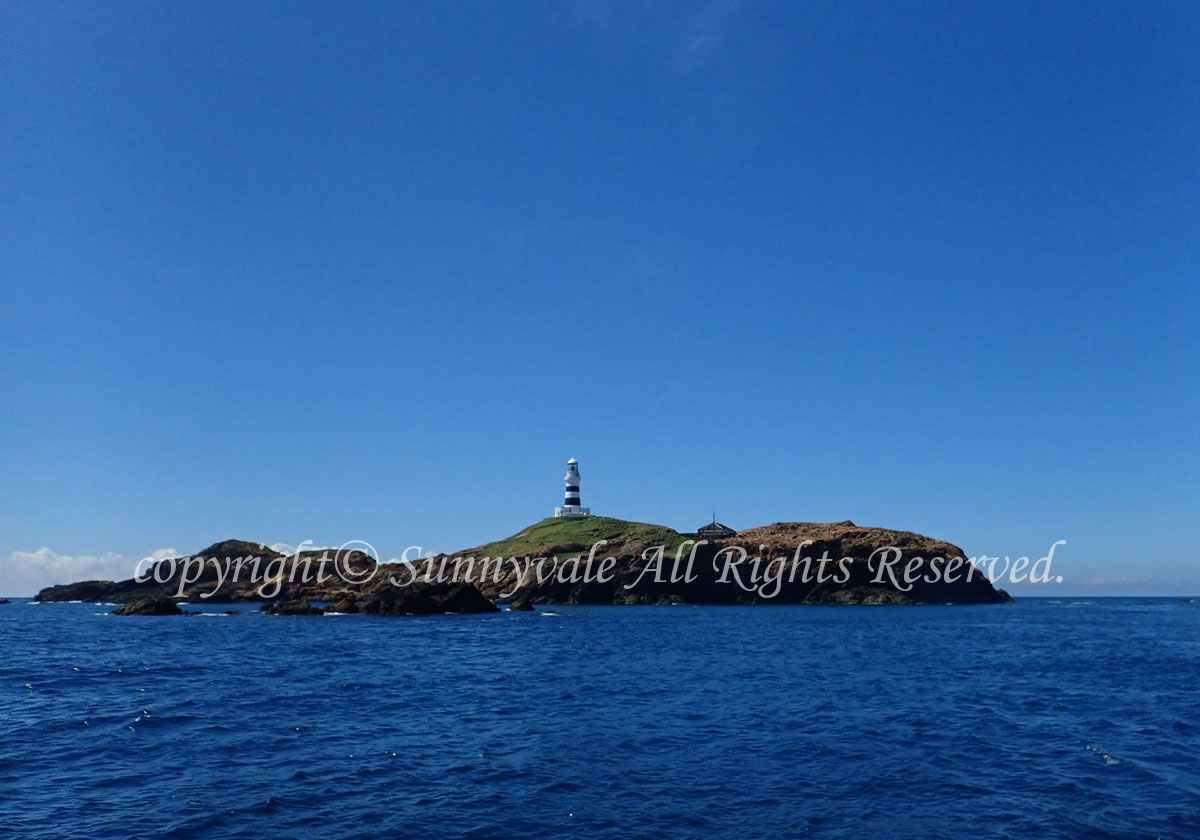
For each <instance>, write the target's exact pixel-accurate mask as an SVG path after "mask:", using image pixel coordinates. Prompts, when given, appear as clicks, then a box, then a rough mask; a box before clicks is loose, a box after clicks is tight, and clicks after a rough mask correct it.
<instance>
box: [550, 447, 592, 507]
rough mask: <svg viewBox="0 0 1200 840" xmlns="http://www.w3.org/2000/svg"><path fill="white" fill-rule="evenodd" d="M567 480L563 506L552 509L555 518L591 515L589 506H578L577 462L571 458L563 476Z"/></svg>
mask: <svg viewBox="0 0 1200 840" xmlns="http://www.w3.org/2000/svg"><path fill="white" fill-rule="evenodd" d="M563 480H564V481H566V482H567V492H566V496H565V497H564V499H563V506H562V507H556V508H555V509H554V517H555V518H556V519H583V518H584V517H585V516H591V515H592V509H591V508H585V507H580V506H579V462H578V461H576V460H575V459H574V458H572V459H571V460H570V461H567V474H566V475H565V476H563Z"/></svg>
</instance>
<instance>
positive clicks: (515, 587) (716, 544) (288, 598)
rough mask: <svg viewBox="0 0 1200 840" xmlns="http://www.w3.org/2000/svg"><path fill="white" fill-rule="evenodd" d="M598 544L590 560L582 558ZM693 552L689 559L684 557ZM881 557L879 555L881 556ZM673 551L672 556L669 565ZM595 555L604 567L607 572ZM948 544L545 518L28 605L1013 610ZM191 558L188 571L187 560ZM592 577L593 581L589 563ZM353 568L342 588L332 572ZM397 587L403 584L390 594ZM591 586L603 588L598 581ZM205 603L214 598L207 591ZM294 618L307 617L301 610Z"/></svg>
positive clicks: (73, 593)
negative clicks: (407, 563)
mask: <svg viewBox="0 0 1200 840" xmlns="http://www.w3.org/2000/svg"><path fill="white" fill-rule="evenodd" d="M593 545H595V546H596V551H595V554H594V556H592V557H590V559H589V554H590V549H591V548H592V546H593ZM693 547H694V551H693ZM880 552H883V554H882V556H881V554H880ZM677 553H679V555H680V556H681V559H680V560H679V561H677V560H676V554H677ZM607 558H611V561H610V560H608V559H607ZM964 558H965V555H964V553H963V551H962V549H960V548H959V547H958V546H955V545H953V544H951V543H948V542H945V541H942V540H936V539H932V538H930V537H925V536H921V535H920V534H915V533H912V532H909V531H894V530H889V529H886V528H864V527H860V526H858V525H855V524H854V523H853V522H850V521H848V520H847V521H844V522H835V523H812V522H779V523H776V524H774V525H768V526H765V527H762V528H751V529H748V530H745V531H740V532H737V533H736V534H734V535H733V536H731V537H726V538H722V539H716V540H708V541H705V540H700V539H699V538H698V537H697V536H696V535H694V534H692V535H689V534H683V533H680V532H677V531H674V530H672V529H670V528H664V527H662V526H657V525H648V524H645V523H638V522H626V521H624V520H620V519H611V518H607V517H590V518H587V519H580V520H564V519H547V520H544V521H543V522H539V523H537V524H535V525H532V526H530V527H529V528H526V529H524V530H523V531H520V532H518V533H517V534H514V535H513V536H512V537H509V538H508V539H505V540H500V541H498V542H494V543H488V544H486V545H482V546H478V547H477V548H473V549H467V550H464V551H460V552H457V553H455V554H451V555H439V556H437V557H433V558H428V559H425V560H421V561H418V563H417V564H416V566H415V568H411V569H406V568H403V567H401V566H400V565H395V564H389V565H377V564H376V563H375V561H374V560H372V559H371V558H370V557H367V556H365V555H363V554H361V553H357V552H355V553H352V554H350V555H348V556H344V557H338V556H337V554H336V552H334V551H332V550H323V549H316V550H313V551H306V552H302V553H300V554H299V555H298V556H291V557H286V556H284V555H282V554H279V553H278V552H276V551H273V550H271V549H269V548H267V547H265V546H263V545H261V544H259V543H250V542H245V541H241V540H227V541H225V542H221V543H216V544H214V545H211V546H209V547H208V548H206V549H204V551H202V552H199V553H197V554H196V555H192V556H191V557H190V558H183V559H172V560H163V561H159V563H157V564H156V565H155V566H153V567H152V568H151V569H150V570H144V571H145V573H144V574H143V576H142V577H143V579H142V580H141V581H137V580H125V581H84V582H82V583H73V584H65V585H62V586H52V587H48V588H46V589H43V590H42V591H41V592H40V593H38V596H37V598H38V600H40V601H71V600H87V601H99V600H111V601H119V602H126V601H133V600H143V599H148V598H150V599H154V598H170V597H171V596H176V595H179V594H180V592H181V590H182V596H183V597H184V598H187V599H188V600H189V601H191V602H192V603H204V602H205V601H206V600H209V598H207V597H206V596H212V598H211V601H212V602H216V603H222V602H229V601H268V602H272V603H275V604H278V605H279V606H275V607H272V608H271V609H268V610H266V611H268V612H279V611H280V610H282V609H285V605H288V606H286V609H292V608H293V607H292V606H290V605H292V604H296V605H297V606H296V608H297V609H298V608H299V607H298V605H299V603H301V602H304V603H305V609H307V610H310V611H311V610H315V609H317V608H315V607H312V606H311V604H312V602H326V603H332V604H333V606H332V607H331V608H330V609H329V611H330V612H340V613H353V612H362V613H369V614H374V615H432V614H438V613H447V612H448V613H478V612H492V611H495V610H496V605H495V603H494V602H495V601H510V602H511V605H510V609H514V610H523V609H525V608H526V607H531V606H532V604H533V603H535V602H536V603H558V604H562V603H565V604H822V605H841V604H879V605H883V604H995V603H1002V602H1004V601H1008V600H1011V599H1010V598H1009V597H1008V596H1007V595H1006V594H1005V593H1004V592H1003V590H997V589H995V588H994V587H993V586H992V585H991V583H990V582H989V581H988V580H987V579H986V578H985V577H984V576H983V575H982V574H981V573H979V572H978V571H975V570H974V569H973V568H972V567H970V565H969V563H967V561H966V560H965V559H964ZM188 560H191V561H203V562H191V563H188V562H186V561H188ZM602 563H603V564H606V565H604V566H603V568H604V574H603V575H601V574H599V571H600V569H601V564H602ZM347 567H349V568H350V569H352V570H355V571H356V572H357V573H358V574H357V576H350V577H351V578H352V579H359V580H361V579H362V578H366V581H365V582H362V583H351V582H347V580H345V579H344V576H343V575H342V574H340V572H343V571H344V570H345V569H346V568H347ZM393 578H394V579H396V580H398V581H401V582H403V583H407V585H404V586H395V585H393V584H392V582H391V580H392V579H393ZM601 578H603V579H601ZM214 593H215V594H214ZM304 614H311V612H306V613H304Z"/></svg>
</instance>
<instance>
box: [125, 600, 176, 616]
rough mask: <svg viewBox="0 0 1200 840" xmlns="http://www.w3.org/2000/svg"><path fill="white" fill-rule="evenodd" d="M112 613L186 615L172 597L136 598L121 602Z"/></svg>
mask: <svg viewBox="0 0 1200 840" xmlns="http://www.w3.org/2000/svg"><path fill="white" fill-rule="evenodd" d="M112 614H113V615H187V613H185V612H184V611H183V610H181V609H179V605H178V604H176V603H175V600H174V599H173V598H170V597H167V596H160V597H157V598H138V599H137V600H135V601H129V602H127V603H124V604H122V605H121V606H119V607H117V608H116V609H115V610H113V611H112Z"/></svg>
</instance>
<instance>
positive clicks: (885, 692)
mask: <svg viewBox="0 0 1200 840" xmlns="http://www.w3.org/2000/svg"><path fill="white" fill-rule="evenodd" d="M227 606H230V607H232V608H234V609H240V610H244V611H248V612H245V613H244V614H242V615H236V616H226V615H205V616H197V617H191V618H179V617H163V618H156V617H116V616H111V615H107V614H106V613H107V611H108V610H111V609H112V607H111V606H97V605H94V604H90V603H84V604H29V603H28V602H25V601H14V603H12V604H9V605H4V606H0V640H2V641H0V651H2V654H0V834H3V833H5V831H4V830H5V829H7V830H8V832H9V836H14V837H80V838H109V837H112V838H126V837H178V838H185V837H186V838H191V837H197V838H234V837H246V836H268V837H290V838H331V837H334V838H340V837H347V838H348V837H385V836H388V837H390V836H402V837H416V838H425V837H428V838H459V837H472V838H485V837H521V838H552V837H553V838H560V837H578V838H599V837H605V838H608V837H617V838H628V837H647V838H656V839H657V840H662V838H692V837H731V838H753V837H762V838H777V837H816V838H826V837H828V838H833V837H837V838H842V837H876V838H931V837H932V838H940V837H944V838H960V837H962V838H966V837H969V838H1025V837H1037V838H1071V840H1079V838H1125V837H1161V838H1189V840H1191V838H1197V837H1200V668H1198V663H1200V603H1194V602H1185V601H1181V600H1179V599H1167V598H1163V599H1137V598H1130V599H1088V598H1076V599H1070V598H1063V599H1056V600H1049V599H1021V600H1018V602H1017V603H1015V604H1008V605H1000V606H979V607H783V606H780V607H769V606H768V607H761V606H760V607H688V606H678V607H613V606H608V607H539V612H538V613H536V614H532V613H508V612H504V613H499V614H493V615H482V616H435V617H428V618H384V617H372V616H360V615H348V616H336V615H334V616H324V617H316V618H309V617H286V616H268V615H263V614H259V613H257V612H254V610H256V606H255V605H221V606H219V607H217V606H214V605H205V606H204V607H202V608H201V607H197V606H195V605H193V606H192V607H191V609H204V610H205V611H206V612H210V613H219V612H220V611H221V610H223V609H225V608H227Z"/></svg>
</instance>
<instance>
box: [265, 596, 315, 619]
mask: <svg viewBox="0 0 1200 840" xmlns="http://www.w3.org/2000/svg"><path fill="white" fill-rule="evenodd" d="M262 611H263V612H265V613H267V614H269V615H322V614H323V613H324V612H325V611H324V610H323V609H321V608H320V607H314V606H312V605H310V604H309V603H308V601H305V600H303V599H300V600H296V601H277V602H275V603H273V604H267V605H266V606H265V607H263V608H262Z"/></svg>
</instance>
